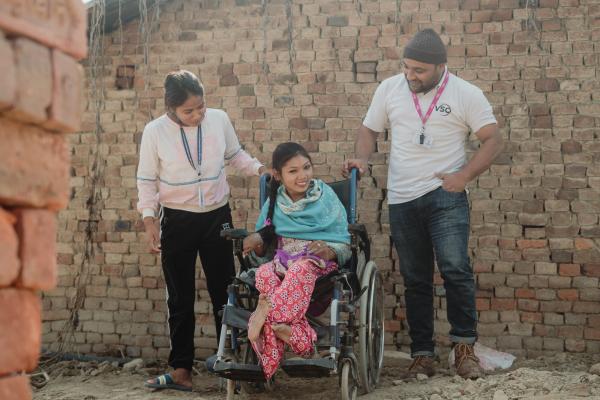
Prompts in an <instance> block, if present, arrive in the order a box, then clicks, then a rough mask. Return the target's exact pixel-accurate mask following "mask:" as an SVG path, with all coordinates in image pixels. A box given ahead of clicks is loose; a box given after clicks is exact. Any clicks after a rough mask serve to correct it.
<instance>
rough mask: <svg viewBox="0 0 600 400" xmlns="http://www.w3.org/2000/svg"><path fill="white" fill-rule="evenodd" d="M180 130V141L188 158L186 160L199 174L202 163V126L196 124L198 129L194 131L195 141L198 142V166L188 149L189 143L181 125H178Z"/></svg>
mask: <svg viewBox="0 0 600 400" xmlns="http://www.w3.org/2000/svg"><path fill="white" fill-rule="evenodd" d="M179 129H180V132H181V141H182V142H183V149H184V150H185V155H186V157H187V159H188V162H189V163H190V165H191V166H192V168H193V169H194V170H195V171H196V172H198V176H200V165H201V164H202V127H201V126H200V125H198V131H197V132H196V143H198V167H196V166H195V165H194V159H193V158H192V151H191V150H190V144H189V143H188V141H187V138H186V137H185V132H184V131H183V127H181V126H180V127H179Z"/></svg>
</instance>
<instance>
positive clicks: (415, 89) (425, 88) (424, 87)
mask: <svg viewBox="0 0 600 400" xmlns="http://www.w3.org/2000/svg"><path fill="white" fill-rule="evenodd" d="M435 85H437V83H436V82H435V81H434V82H431V83H429V85H423V84H421V83H419V84H418V86H416V87H414V86H413V84H412V82H410V81H408V87H409V88H410V90H411V91H412V92H413V93H427V92H429V91H430V90H431V89H433V88H434V87H435Z"/></svg>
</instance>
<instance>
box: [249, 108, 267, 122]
mask: <svg viewBox="0 0 600 400" xmlns="http://www.w3.org/2000/svg"><path fill="white" fill-rule="evenodd" d="M264 118H265V109H264V108H246V109H244V119H251V120H253V119H264Z"/></svg>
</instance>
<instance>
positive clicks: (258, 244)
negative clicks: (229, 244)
mask: <svg viewBox="0 0 600 400" xmlns="http://www.w3.org/2000/svg"><path fill="white" fill-rule="evenodd" d="M251 251H254V252H255V253H256V255H258V256H261V255H262V254H263V240H262V237H261V236H260V234H259V233H256V232H255V233H252V234H250V235H248V236H246V237H245V238H244V243H243V246H242V254H243V255H248V253H250V252H251Z"/></svg>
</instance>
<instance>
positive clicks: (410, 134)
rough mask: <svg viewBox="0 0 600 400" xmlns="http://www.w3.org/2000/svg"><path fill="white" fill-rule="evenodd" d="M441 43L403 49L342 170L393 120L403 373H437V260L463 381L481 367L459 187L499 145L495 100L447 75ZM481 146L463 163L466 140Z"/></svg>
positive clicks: (422, 38) (432, 39) (426, 40)
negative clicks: (399, 68) (405, 339)
mask: <svg viewBox="0 0 600 400" xmlns="http://www.w3.org/2000/svg"><path fill="white" fill-rule="evenodd" d="M446 61H447V56H446V48H445V46H444V44H443V42H442V40H441V39H440V37H439V36H438V35H437V33H435V31H433V30H431V29H426V30H423V31H421V32H418V33H417V34H416V35H415V36H414V37H413V39H412V40H411V41H410V42H409V43H408V44H407V45H406V47H405V48H404V59H403V67H404V72H403V73H401V74H398V75H395V76H393V77H391V78H388V79H386V80H384V81H383V82H382V83H381V84H380V85H379V87H378V88H377V90H376V91H375V94H374V96H373V100H372V102H371V106H370V107H369V110H368V112H367V115H366V117H365V119H364V121H363V124H362V126H361V127H360V128H359V131H358V139H357V142H356V157H357V158H355V159H350V160H346V162H345V163H344V173H347V171H348V170H349V168H351V167H357V168H359V170H361V171H364V169H365V168H366V167H367V162H368V159H369V157H370V155H371V154H372V153H373V152H374V151H375V146H376V137H377V134H378V132H382V131H383V130H384V128H385V125H386V123H388V122H389V125H390V129H391V141H392V146H391V153H390V162H389V170H388V182H387V196H388V204H389V215H390V228H391V234H392V239H393V241H394V244H395V246H396V250H397V252H398V256H399V258H400V271H401V273H402V275H403V277H404V285H405V288H406V290H405V300H406V314H407V320H408V325H409V333H410V337H411V340H412V343H411V355H412V357H413V363H412V365H411V366H410V367H409V370H408V373H407V375H408V376H416V374H418V373H422V374H426V375H428V376H432V375H433V374H434V373H435V370H434V365H433V358H434V355H435V347H434V341H433V334H434V329H433V319H434V311H433V270H434V259H435V261H436V262H437V266H438V269H439V271H440V273H441V275H442V278H443V279H444V287H445V289H446V303H447V314H448V322H449V323H450V326H451V329H450V340H451V341H452V343H453V344H454V352H455V367H456V371H457V373H458V374H459V375H460V376H462V377H464V378H471V379H475V378H478V377H479V376H481V374H482V371H481V369H480V367H479V365H478V360H477V357H476V356H475V354H474V350H473V345H474V343H475V341H476V340H477V311H476V308H475V280H474V276H473V269H472V267H471V263H470V260H469V256H468V240H469V203H468V199H467V193H466V191H465V186H466V185H467V183H468V182H469V181H471V180H473V179H474V178H476V177H477V176H478V175H479V174H481V173H482V172H483V171H485V170H486V169H488V168H489V166H490V164H491V163H492V161H493V160H494V159H495V158H496V156H497V155H498V154H499V153H500V151H501V150H502V137H501V135H500V133H499V131H498V127H497V123H496V119H495V118H494V114H493V112H492V107H491V106H490V104H489V102H488V101H487V99H486V98H485V96H484V95H483V93H482V91H481V90H480V89H479V88H477V87H476V86H474V85H472V84H470V83H468V82H466V81H464V80H462V79H460V78H458V77H457V76H455V75H453V74H451V73H450V72H449V71H448V69H447V67H446ZM470 132H473V133H474V134H475V135H476V136H477V138H478V139H479V141H480V142H481V146H480V148H479V150H477V151H476V152H475V154H474V155H473V157H472V158H471V159H470V160H469V161H468V162H467V161H466V157H465V149H464V146H465V140H466V139H467V137H468V135H469V133H470Z"/></svg>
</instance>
